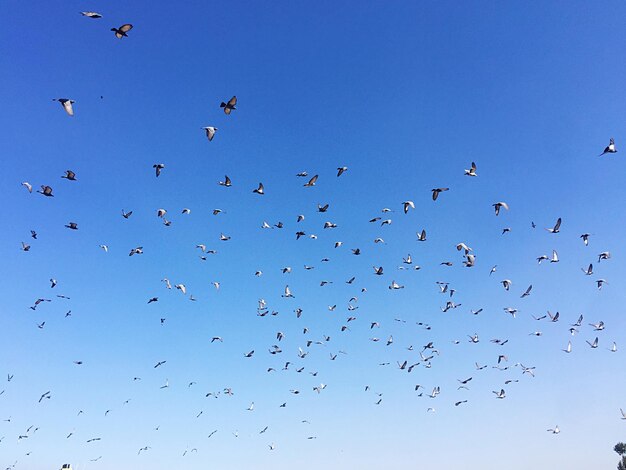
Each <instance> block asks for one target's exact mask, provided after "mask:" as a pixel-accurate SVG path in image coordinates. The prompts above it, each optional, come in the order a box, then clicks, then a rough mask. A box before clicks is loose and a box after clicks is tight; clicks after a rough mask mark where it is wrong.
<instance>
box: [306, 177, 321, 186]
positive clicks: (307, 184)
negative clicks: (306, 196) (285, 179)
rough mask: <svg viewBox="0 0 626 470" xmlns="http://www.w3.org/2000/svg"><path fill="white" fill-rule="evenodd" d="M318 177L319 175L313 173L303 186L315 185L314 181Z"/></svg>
mask: <svg viewBox="0 0 626 470" xmlns="http://www.w3.org/2000/svg"><path fill="white" fill-rule="evenodd" d="M318 177H319V175H315V176H314V177H313V178H311V179H310V180H309V182H308V183H305V184H304V186H305V187H311V186H315V183H316V181H317V178H318Z"/></svg>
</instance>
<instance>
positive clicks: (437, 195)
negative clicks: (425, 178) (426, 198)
mask: <svg viewBox="0 0 626 470" xmlns="http://www.w3.org/2000/svg"><path fill="white" fill-rule="evenodd" d="M449 190H450V188H435V189H432V192H433V201H436V200H437V198H438V197H439V193H442V192H444V191H449Z"/></svg>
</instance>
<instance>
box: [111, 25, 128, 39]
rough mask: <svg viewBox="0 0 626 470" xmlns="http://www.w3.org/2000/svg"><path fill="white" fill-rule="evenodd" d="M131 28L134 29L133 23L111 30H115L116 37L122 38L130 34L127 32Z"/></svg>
mask: <svg viewBox="0 0 626 470" xmlns="http://www.w3.org/2000/svg"><path fill="white" fill-rule="evenodd" d="M131 29H133V25H132V24H128V23H126V24H123V25H122V26H120V27H119V28H111V31H114V32H115V37H116V38H118V39H122V38H123V37H128V34H126V33H127V32H129V31H130V30H131Z"/></svg>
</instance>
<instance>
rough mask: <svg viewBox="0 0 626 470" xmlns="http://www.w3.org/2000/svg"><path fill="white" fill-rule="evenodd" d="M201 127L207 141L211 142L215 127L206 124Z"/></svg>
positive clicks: (215, 130)
mask: <svg viewBox="0 0 626 470" xmlns="http://www.w3.org/2000/svg"><path fill="white" fill-rule="evenodd" d="M202 129H204V130H205V132H206V137H207V139H209V142H211V141H212V140H213V137H215V133H216V132H217V127H211V126H207V127H203V128H202Z"/></svg>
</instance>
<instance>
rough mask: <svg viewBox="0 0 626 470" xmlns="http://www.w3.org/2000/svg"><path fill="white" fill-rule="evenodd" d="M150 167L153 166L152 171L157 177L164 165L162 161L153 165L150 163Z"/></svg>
mask: <svg viewBox="0 0 626 470" xmlns="http://www.w3.org/2000/svg"><path fill="white" fill-rule="evenodd" d="M152 168H154V172H155V174H156V177H157V178H158V177H159V176H161V170H162V169H163V168H165V165H164V164H163V163H155V164H154V165H152Z"/></svg>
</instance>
